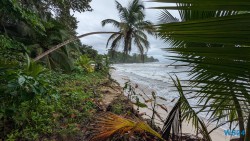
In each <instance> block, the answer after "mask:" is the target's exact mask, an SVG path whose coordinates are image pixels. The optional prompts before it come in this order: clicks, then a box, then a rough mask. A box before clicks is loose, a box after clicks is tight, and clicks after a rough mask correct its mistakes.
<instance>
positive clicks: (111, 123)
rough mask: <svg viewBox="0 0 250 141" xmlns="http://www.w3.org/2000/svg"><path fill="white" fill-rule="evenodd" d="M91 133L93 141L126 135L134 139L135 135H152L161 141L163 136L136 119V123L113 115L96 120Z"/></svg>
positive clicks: (106, 114) (106, 115) (102, 140)
mask: <svg viewBox="0 0 250 141" xmlns="http://www.w3.org/2000/svg"><path fill="white" fill-rule="evenodd" d="M89 129H91V130H92V132H91V136H92V137H91V139H90V140H91V141H105V140H107V139H110V138H112V137H114V136H115V135H119V136H120V137H122V136H124V135H126V134H127V135H129V136H130V137H132V135H133V133H144V132H147V133H150V134H152V135H153V136H155V137H158V138H159V139H161V140H164V139H162V137H161V135H160V134H159V133H157V132H156V131H154V130H153V129H152V128H151V127H150V126H149V125H148V124H146V123H145V122H143V121H141V120H139V119H136V121H134V120H131V119H127V118H124V117H121V116H118V115H115V114H112V113H104V114H102V115H100V116H98V117H97V118H96V119H95V122H94V123H93V124H92V127H91V128H89Z"/></svg>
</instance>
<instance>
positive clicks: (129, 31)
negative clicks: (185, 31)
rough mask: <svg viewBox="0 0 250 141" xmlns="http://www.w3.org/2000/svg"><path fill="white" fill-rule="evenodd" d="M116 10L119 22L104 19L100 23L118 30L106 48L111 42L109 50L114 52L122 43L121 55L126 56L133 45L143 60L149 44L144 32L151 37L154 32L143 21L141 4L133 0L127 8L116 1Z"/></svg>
mask: <svg viewBox="0 0 250 141" xmlns="http://www.w3.org/2000/svg"><path fill="white" fill-rule="evenodd" d="M116 8H117V10H118V13H119V17H120V22H119V21H116V20H114V19H105V20H103V21H102V26H105V25H106V24H112V25H113V26H114V27H116V28H118V29H119V33H114V34H112V35H111V36H110V37H109V39H108V41H107V45H106V46H107V47H108V45H109V42H110V41H112V43H111V46H110V49H111V51H114V50H116V49H118V47H119V45H120V44H121V43H122V44H123V53H124V55H125V56H126V55H127V54H128V53H129V52H130V51H131V47H132V43H133V44H134V45H135V46H136V47H137V48H138V50H139V52H140V54H141V56H142V60H143V54H144V53H145V52H146V51H147V50H148V48H149V42H148V39H147V35H146V34H145V32H147V33H148V34H151V35H153V31H154V28H153V26H152V24H151V22H150V21H144V18H145V14H144V5H143V3H142V2H141V1H139V0H133V1H132V2H131V3H129V5H128V7H123V6H122V5H121V4H120V3H119V2H117V1H116Z"/></svg>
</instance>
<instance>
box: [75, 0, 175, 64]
mask: <svg viewBox="0 0 250 141" xmlns="http://www.w3.org/2000/svg"><path fill="white" fill-rule="evenodd" d="M129 1H131V0H118V2H119V3H121V4H122V5H123V6H127V5H128V3H129ZM90 5H91V7H92V9H93V11H92V12H83V13H77V12H76V13H74V16H75V17H77V20H78V21H79V23H78V29H77V30H76V31H77V33H78V35H81V34H84V33H88V32H96V31H112V32H116V31H118V29H116V28H114V27H112V25H106V26H105V27H102V26H101V21H102V20H104V19H115V20H117V21H120V19H119V17H118V11H117V9H116V5H115V0H92V2H91V3H90ZM144 5H145V7H146V8H149V7H154V6H159V3H152V2H144ZM161 6H162V4H161ZM171 13H172V14H173V15H174V16H176V17H178V13H177V12H176V11H171ZM159 14H160V11H159V10H155V9H145V15H146V18H145V20H149V21H151V22H153V23H157V21H158V17H159ZM109 36H110V34H99V35H98V34H96V35H91V36H87V37H84V38H82V39H81V42H82V43H83V44H86V45H90V46H93V48H94V49H96V50H97V51H98V52H99V53H101V54H105V53H107V50H108V48H106V43H107V40H108V38H109ZM148 41H149V42H150V48H149V50H148V52H147V54H148V56H153V57H154V58H157V59H159V60H160V61H161V62H164V61H166V60H165V57H164V55H166V54H167V52H166V51H163V50H162V49H161V48H166V47H168V45H167V44H166V43H164V42H163V41H162V40H160V39H155V37H153V36H150V35H148ZM131 53H139V52H138V50H137V49H136V47H135V46H132V51H131Z"/></svg>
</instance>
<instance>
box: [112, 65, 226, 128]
mask: <svg viewBox="0 0 250 141" xmlns="http://www.w3.org/2000/svg"><path fill="white" fill-rule="evenodd" d="M171 63H172V62H166V63H159V62H157V63H133V64H114V65H112V67H113V68H115V70H114V71H115V74H116V77H117V76H118V77H119V78H120V79H117V81H118V82H119V83H120V84H121V83H123V84H124V83H125V82H126V81H128V80H130V81H131V82H132V83H133V84H138V85H142V86H143V89H144V90H154V91H155V92H156V94H157V95H158V96H161V97H164V98H165V99H167V102H165V101H164V103H163V104H165V105H166V106H171V107H172V106H174V104H175V103H176V100H177V99H178V97H179V94H178V92H177V91H176V89H175V87H173V85H174V83H173V81H172V79H171V77H170V76H172V77H173V78H175V75H177V77H178V78H179V79H180V80H187V79H189V77H190V76H189V75H188V73H184V72H183V71H187V70H188V69H189V68H188V67H185V66H178V67H174V66H169V65H170V64H171ZM173 72H182V73H173ZM122 79H123V80H122ZM182 84H183V85H187V84H184V83H183V82H182ZM121 85H122V84H121ZM189 96H191V95H189ZM187 98H189V97H188V96H187ZM174 99H175V100H174ZM188 101H189V104H190V105H191V106H195V105H197V102H198V99H194V98H191V99H188ZM161 104H162V103H161ZM194 110H195V111H198V109H194ZM199 116H200V117H201V118H203V119H207V118H208V116H209V115H208V116H207V113H199ZM222 128H224V129H228V125H224V126H223V127H222Z"/></svg>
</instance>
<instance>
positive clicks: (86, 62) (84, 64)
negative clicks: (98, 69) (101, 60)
mask: <svg viewBox="0 0 250 141" xmlns="http://www.w3.org/2000/svg"><path fill="white" fill-rule="evenodd" d="M76 64H77V65H79V66H80V67H81V68H82V69H83V70H84V71H86V72H88V73H91V72H93V71H94V66H92V65H94V62H93V61H92V60H91V59H90V58H88V57H87V56H86V55H82V56H80V57H79V59H77V61H76Z"/></svg>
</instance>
